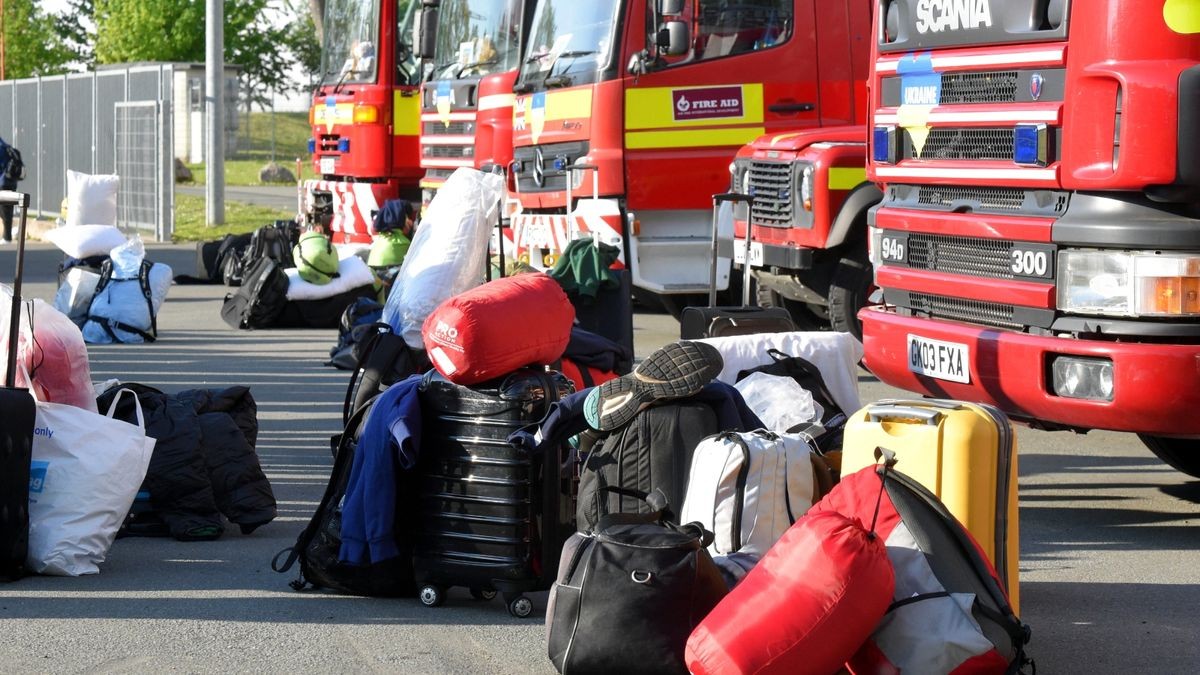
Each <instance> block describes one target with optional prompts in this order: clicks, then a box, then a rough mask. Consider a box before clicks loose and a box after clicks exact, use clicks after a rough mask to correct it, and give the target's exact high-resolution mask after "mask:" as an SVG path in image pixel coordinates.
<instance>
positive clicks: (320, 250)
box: [292, 231, 338, 286]
mask: <svg viewBox="0 0 1200 675" xmlns="http://www.w3.org/2000/svg"><path fill="white" fill-rule="evenodd" d="M292 259H293V260H295V262H296V270H297V271H298V272H299V273H300V278H301V279H303V280H305V281H307V282H308V283H310V284H317V285H318V286H320V285H324V284H327V283H329V282H330V281H332V280H333V279H334V278H335V277H337V276H338V254H337V250H335V249H334V248H333V244H331V243H329V238H328V237H326V236H325V235H323V234H321V233H320V232H315V231H313V232H305V233H304V234H303V235H301V237H300V242H299V243H297V244H296V246H295V248H293V249H292Z"/></svg>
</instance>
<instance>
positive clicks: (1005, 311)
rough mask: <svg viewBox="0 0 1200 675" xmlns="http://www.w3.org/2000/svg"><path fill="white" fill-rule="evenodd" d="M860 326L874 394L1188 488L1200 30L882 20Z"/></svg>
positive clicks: (957, 7)
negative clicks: (1133, 436)
mask: <svg viewBox="0 0 1200 675" xmlns="http://www.w3.org/2000/svg"><path fill="white" fill-rule="evenodd" d="M877 12H878V13H877V15H876V19H877V24H876V26H877V27H876V31H875V35H874V39H873V40H872V44H873V47H872V49H873V54H872V61H873V64H872V68H873V71H872V74H871V80H870V87H871V107H872V111H871V125H872V129H871V157H870V162H869V166H868V174H869V176H870V177H871V178H872V179H874V180H875V181H877V182H879V183H881V184H884V185H885V186H886V188H885V194H884V200H883V203H882V204H881V205H880V207H879V208H878V209H877V210H876V211H875V212H874V213H873V223H872V226H873V227H872V234H871V243H872V246H871V253H872V259H873V262H874V263H875V269H876V283H877V284H878V285H879V286H880V287H882V289H883V294H884V300H885V302H886V306H884V307H879V308H868V309H864V310H863V311H862V312H861V314H860V318H861V319H862V321H863V330H864V333H865V348H866V363H867V365H868V366H869V367H870V369H871V370H872V371H873V372H874V373H875V374H876V375H878V376H879V377H880V378H881V379H882V380H883V381H885V382H887V383H889V384H892V385H895V386H899V387H903V388H905V389H909V390H912V391H917V392H920V393H923V394H929V395H934V396H938V397H950V398H960V399H967V400H973V401H983V402H987V403H992V404H995V405H998V406H999V407H1001V408H1003V409H1004V410H1005V411H1006V412H1008V413H1009V414H1010V415H1012V416H1013V417H1015V418H1018V419H1021V420H1025V421H1028V422H1029V423H1031V424H1033V425H1036V426H1039V427H1043V428H1052V429H1075V430H1088V429H1111V430H1117V431H1129V432H1136V433H1138V434H1139V435H1141V438H1142V440H1143V441H1144V442H1145V443H1146V445H1147V446H1149V447H1150V449H1151V450H1153V451H1154V452H1155V453H1156V454H1157V455H1158V456H1159V457H1161V458H1162V459H1163V460H1165V461H1166V462H1167V463H1168V464H1170V465H1171V466H1173V467H1175V468H1177V469H1180V470H1182V471H1185V472H1187V473H1190V474H1192V475H1195V476H1200V452H1198V451H1200V447H1198V446H1197V442H1196V440H1195V439H1196V438H1197V437H1200V415H1197V414H1196V411H1197V410H1198V409H1200V220H1197V217H1198V216H1200V210H1198V208H1197V207H1198V203H1197V195H1198V194H1200V193H1198V192H1197V189H1198V188H1200V35H1198V34H1197V33H1198V32H1200V13H1198V12H1197V11H1196V3H1195V2H1190V1H1183V0H1136V1H1134V0H1115V1H1114V0H1103V1H1102V0H1070V2H1067V1H1066V0H1049V1H1040V2H1034V1H1033V0H1017V1H1013V2H999V1H996V0H992V1H991V2H989V1H988V0H971V1H969V2H957V1H956V2H950V1H948V0H880V1H879V2H878V4H877Z"/></svg>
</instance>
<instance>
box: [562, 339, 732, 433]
mask: <svg viewBox="0 0 1200 675" xmlns="http://www.w3.org/2000/svg"><path fill="white" fill-rule="evenodd" d="M724 367H725V362H724V360H723V359H722V358H721V352H719V351H717V348H716V347H713V346H712V345H710V344H707V343H705V342H692V341H689V340H682V341H679V342H672V343H670V344H668V345H666V346H663V347H661V348H659V349H658V350H656V351H655V352H654V353H652V354H650V356H648V357H646V359H645V360H644V361H642V362H641V363H639V364H638V366H637V367H636V368H634V369H633V372H632V373H630V374H629V375H623V376H621V377H618V378H616V379H615V380H609V381H608V382H605V383H604V384H601V385H600V386H598V387H594V388H593V389H592V392H591V393H590V394H588V397H587V399H585V400H584V404H583V415H584V417H585V418H586V419H587V423H588V424H589V425H590V426H591V427H592V428H593V429H596V430H597V431H611V430H613V429H618V428H620V427H622V426H624V425H626V424H628V423H629V421H630V420H632V419H633V417H634V415H636V414H638V412H639V411H641V410H643V409H645V408H646V407H648V406H650V405H652V404H654V403H659V402H661V401H668V400H671V399H677V398H686V397H688V396H692V395H694V394H696V393H697V392H699V391H700V390H701V389H703V388H704V385H706V384H708V383H709V382H711V381H712V379H713V378H714V377H716V376H717V375H719V374H720V373H721V369H722V368H724Z"/></svg>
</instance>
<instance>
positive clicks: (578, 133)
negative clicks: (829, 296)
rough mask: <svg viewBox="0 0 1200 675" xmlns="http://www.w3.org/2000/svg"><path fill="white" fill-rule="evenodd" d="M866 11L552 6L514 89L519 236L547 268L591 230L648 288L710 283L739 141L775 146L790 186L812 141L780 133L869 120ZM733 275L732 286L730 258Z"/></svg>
mask: <svg viewBox="0 0 1200 675" xmlns="http://www.w3.org/2000/svg"><path fill="white" fill-rule="evenodd" d="M864 4H865V3H864ZM856 11H857V10H853V9H848V8H847V7H845V6H844V5H843V3H821V2H817V1H816V0H745V1H743V2H738V3H729V2H722V1H719V0H663V1H656V0H593V1H591V2H586V3H581V2H578V1H577V0H541V2H539V3H538V6H537V9H536V12H535V13H534V16H533V19H532V29H531V32H530V36H529V40H528V44H527V47H526V49H525V50H524V54H525V58H524V59H523V62H522V65H521V71H520V74H519V76H518V78H517V81H516V85H515V88H514V91H515V92H516V95H517V98H516V103H515V110H514V122H513V124H514V132H513V139H514V151H513V155H514V160H513V163H512V171H513V187H514V191H515V193H516V195H515V196H516V197H517V199H519V201H520V205H521V212H520V213H518V214H517V215H515V216H514V217H513V219H512V223H513V228H512V235H511V238H512V241H511V244H512V245H515V247H516V250H517V251H518V252H519V254H520V255H521V257H522V258H524V259H525V260H527V261H529V262H530V263H531V264H534V265H535V266H548V265H550V264H553V262H554V260H555V258H556V256H557V255H558V254H559V253H561V251H562V250H563V249H564V248H565V247H566V245H567V243H568V242H569V241H570V240H572V239H575V238H578V237H583V236H589V237H593V238H596V239H599V240H600V241H602V242H605V243H611V244H614V245H617V246H618V247H619V248H620V249H621V251H622V256H621V261H622V263H623V264H625V265H626V266H627V267H628V268H629V270H630V273H631V275H632V281H633V284H634V286H635V287H636V288H639V289H641V290H643V291H649V292H651V293H655V294H658V295H660V296H664V297H668V298H669V297H671V296H673V295H678V294H694V293H703V292H705V291H706V290H707V288H708V283H709V272H708V270H709V264H708V260H709V252H710V241H711V234H710V233H711V230H710V227H711V220H710V214H711V204H712V195H713V194H714V193H717V192H724V191H726V190H727V189H728V187H729V180H730V175H729V171H730V161H729V160H730V157H731V156H733V155H734V154H735V153H736V152H737V149H738V148H740V147H741V146H743V145H744V144H746V143H748V142H751V141H754V140H755V139H760V138H761V139H763V140H762V141H761V142H763V143H765V144H767V145H770V143H771V141H772V140H776V141H777V146H778V147H777V149H776V151H778V152H780V153H781V154H780V155H779V157H778V159H780V160H784V161H781V165H782V166H783V168H784V170H785V173H786V174H787V176H788V180H791V179H792V178H791V177H792V173H791V172H793V171H794V170H795V168H796V164H795V163H794V162H788V161H786V160H790V159H796V158H797V157H798V153H799V152H800V151H801V149H802V148H801V146H800V145H795V144H791V142H790V140H789V137H786V136H784V135H781V134H785V132H793V133H794V132H797V131H799V132H800V133H801V135H803V134H804V133H805V132H807V131H810V130H815V129H817V128H818V127H822V126H826V125H844V124H853V123H854V122H859V123H861V122H862V120H863V115H862V113H857V114H856V113H855V112H854V111H855V110H856V106H857V109H859V110H861V109H863V108H864V103H863V102H862V101H861V98H862V96H863V95H864V94H863V90H862V81H863V79H864V77H865V67H864V68H862V69H861V70H860V71H858V72H857V75H856V73H855V71H854V68H855V66H854V65H853V56H854V54H855V53H856V52H855V50H856V49H858V46H857V45H856V44H855V39H856V38H858V40H859V41H860V43H861V41H862V39H863V38H864V37H865V32H866V30H865V28H866V23H867V17H866V16H865V12H864V14H863V15H862V16H857V15H856V14H855V12H856ZM856 16H857V18H855V17H856ZM855 21H858V22H860V23H861V24H862V27H861V28H856V27H855ZM861 51H862V53H861V59H860V62H862V63H865V59H866V51H865V49H862V50H861ZM819 55H822V56H825V55H828V58H818V56H819ZM784 64H786V67H784ZM856 81H857V82H856ZM856 96H857V97H859V102H858V103H856V102H855V101H856V98H855V97H856ZM851 136H853V134H851V135H850V136H840V135H837V134H836V133H832V134H831V135H829V136H825V137H823V136H820V135H814V136H809V137H805V138H804V140H803V141H801V142H800V143H801V145H802V146H803V147H805V148H806V147H808V146H810V145H812V144H813V142H814V141H817V140H820V139H822V138H823V139H825V141H826V142H827V143H828V144H829V145H830V146H834V145H837V144H840V143H842V142H843V139H845V138H850V137H851ZM864 137H865V133H859V134H858V135H857V136H855V137H854V142H858V143H861V141H862V139H863V138H864ZM794 138H799V137H794ZM864 151H865V148H864V147H863V146H861V145H859V147H858V150H857V154H858V155H859V156H860V157H861V155H862V154H863V152H864ZM764 152H765V153H766V152H772V150H771V149H769V148H768V149H765V150H764ZM850 154H853V151H850ZM772 159H775V158H772ZM813 161H815V160H813ZM849 164H852V162H849V163H837V162H833V163H826V164H820V163H819V162H818V164H817V165H818V166H820V167H821V168H822V169H824V168H826V167H835V166H836V167H838V168H842V167H846V166H849ZM861 165H862V160H861V159H859V160H858V166H859V167H861ZM798 175H799V174H797V175H796V177H798ZM839 179H844V176H842V177H840V178H839ZM787 190H789V193H788V198H789V199H798V192H799V191H798V190H794V191H793V190H792V188H791V187H788V188H787ZM839 198H844V195H843V196H838V197H835V198H834V199H833V201H834V202H837V201H838V199H839ZM814 206H815V204H814ZM826 206H827V204H822V208H825V207H826ZM835 206H836V204H835ZM726 236H727V237H731V236H732V232H731V231H730V232H726ZM822 243H825V242H822ZM720 278H721V279H722V282H721V283H722V286H724V285H726V284H727V283H728V279H729V275H728V264H727V263H726V268H725V269H724V270H722V274H721V276H720Z"/></svg>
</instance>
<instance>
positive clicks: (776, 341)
mask: <svg viewBox="0 0 1200 675" xmlns="http://www.w3.org/2000/svg"><path fill="white" fill-rule="evenodd" d="M701 342H707V343H708V344H710V345H712V346H714V347H716V348H717V350H718V351H720V352H721V357H722V358H724V359H725V368H724V369H722V370H721V374H720V375H718V376H717V379H718V380H720V381H722V382H725V383H727V384H733V383H735V382H736V381H737V374H738V373H739V372H741V371H743V370H749V369H751V368H756V367H758V366H764V365H767V364H769V363H773V362H774V359H773V358H772V357H771V355H770V353H768V350H770V349H778V350H779V351H781V352H783V353H784V354H787V355H789V356H799V357H802V358H804V359H806V360H807V361H808V362H809V363H812V364H813V365H814V366H816V367H817V369H818V370H820V371H821V377H822V378H823V379H824V380H825V385H826V386H827V387H829V393H830V394H832V395H833V401H834V403H837V404H838V407H840V408H841V409H842V410H843V411H844V412H845V413H846V414H847V415H849V414H851V413H853V412H854V411H855V410H858V409H859V408H861V407H862V402H861V401H860V400H859V398H858V362H859V361H861V360H862V357H863V346H862V343H861V342H859V341H858V340H857V339H856V338H855V337H854V336H853V335H851V334H850V333H824V332H800V331H797V332H792V333H759V334H756V335H735V336H732V337H722V338H705V339H704V340H701Z"/></svg>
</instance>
